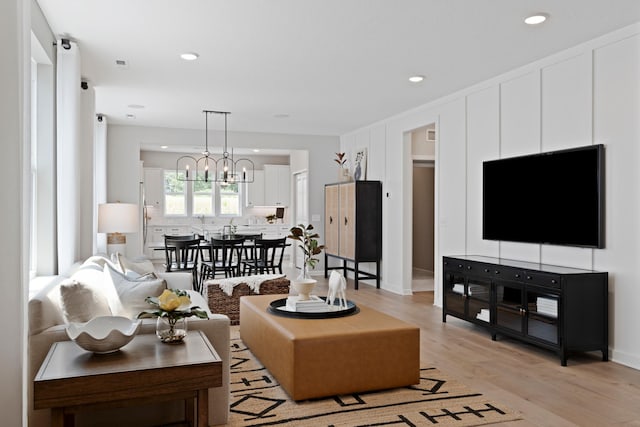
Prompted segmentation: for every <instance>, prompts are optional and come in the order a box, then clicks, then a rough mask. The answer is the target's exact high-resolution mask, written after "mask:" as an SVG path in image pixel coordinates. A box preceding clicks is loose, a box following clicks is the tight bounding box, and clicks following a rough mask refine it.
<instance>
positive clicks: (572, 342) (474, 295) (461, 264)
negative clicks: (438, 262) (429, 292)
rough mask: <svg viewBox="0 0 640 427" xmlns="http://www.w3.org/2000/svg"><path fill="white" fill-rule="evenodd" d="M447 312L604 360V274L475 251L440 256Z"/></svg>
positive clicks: (565, 354)
mask: <svg viewBox="0 0 640 427" xmlns="http://www.w3.org/2000/svg"><path fill="white" fill-rule="evenodd" d="M442 271H443V297H444V303H443V310H442V321H443V322H446V318H447V315H451V316H455V317H458V318H460V319H464V320H467V321H469V322H473V323H475V324H478V325H481V326H483V327H486V328H487V329H488V330H489V331H490V333H491V337H492V339H493V340H495V339H496V335H497V334H503V335H506V336H509V337H513V338H517V339H520V340H522V341H526V342H528V343H531V344H534V345H537V346H540V347H544V348H547V349H550V350H553V351H555V352H557V353H558V355H559V356H560V361H561V364H562V366H566V365H567V357H568V355H569V353H570V352H577V351H596V350H597V351H601V352H602V360H603V361H606V360H608V303H607V299H608V274H607V273H604V272H596V271H592V270H581V269H576V268H568V267H560V266H555V265H546V264H537V263H531V262H523V261H514V260H506V259H500V258H492V257H486V256H478V255H465V256H449V257H443V270H442Z"/></svg>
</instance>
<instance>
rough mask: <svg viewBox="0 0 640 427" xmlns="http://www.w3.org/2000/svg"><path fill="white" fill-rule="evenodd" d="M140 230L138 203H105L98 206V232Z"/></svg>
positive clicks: (133, 231) (132, 231) (130, 231)
mask: <svg viewBox="0 0 640 427" xmlns="http://www.w3.org/2000/svg"><path fill="white" fill-rule="evenodd" d="M137 231H138V205H136V204H134V203H104V204H101V205H99V206H98V233H135V232H137Z"/></svg>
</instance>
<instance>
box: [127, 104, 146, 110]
mask: <svg viewBox="0 0 640 427" xmlns="http://www.w3.org/2000/svg"><path fill="white" fill-rule="evenodd" d="M127 107H129V108H133V109H134V110H141V109H143V108H144V105H140V104H129V105H127Z"/></svg>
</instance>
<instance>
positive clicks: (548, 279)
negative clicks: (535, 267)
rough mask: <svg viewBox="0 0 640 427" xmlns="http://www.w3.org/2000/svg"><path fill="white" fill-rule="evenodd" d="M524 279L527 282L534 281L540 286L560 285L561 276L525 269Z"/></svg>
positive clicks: (555, 286)
mask: <svg viewBox="0 0 640 427" xmlns="http://www.w3.org/2000/svg"><path fill="white" fill-rule="evenodd" d="M523 280H524V281H525V282H526V283H533V284H535V285H540V286H551V287H554V288H559V287H560V276H558V275H557V274H549V273H540V272H532V271H525V272H524V279H523Z"/></svg>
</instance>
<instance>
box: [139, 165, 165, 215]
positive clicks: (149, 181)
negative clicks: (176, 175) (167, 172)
mask: <svg viewBox="0 0 640 427" xmlns="http://www.w3.org/2000/svg"><path fill="white" fill-rule="evenodd" d="M144 198H145V204H146V205H147V206H153V207H154V208H156V209H157V212H162V204H163V200H164V174H163V171H162V169H161V168H144Z"/></svg>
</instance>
